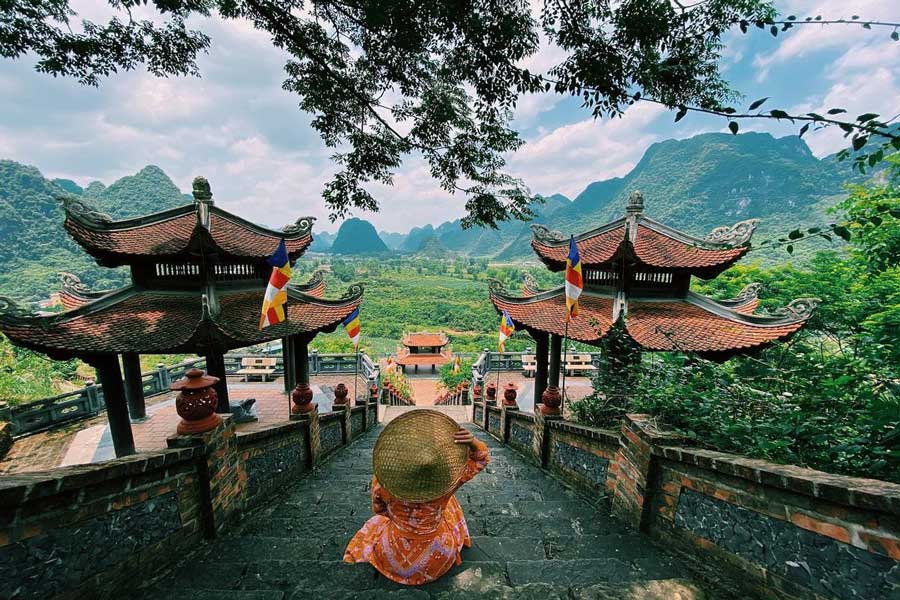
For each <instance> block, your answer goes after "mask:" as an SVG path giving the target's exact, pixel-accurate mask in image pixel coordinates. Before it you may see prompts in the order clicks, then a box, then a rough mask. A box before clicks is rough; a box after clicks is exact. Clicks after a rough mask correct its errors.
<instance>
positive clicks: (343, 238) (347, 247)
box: [331, 219, 390, 255]
mask: <svg viewBox="0 0 900 600" xmlns="http://www.w3.org/2000/svg"><path fill="white" fill-rule="evenodd" d="M331 252H332V253H333V254H348V255H368V254H386V253H388V252H390V250H389V249H388V247H387V246H386V245H385V243H384V242H383V241H381V238H380V237H378V232H377V231H375V228H374V227H373V226H372V224H371V223H369V222H368V221H364V220H362V219H347V220H346V221H344V222H343V224H341V228H340V229H339V230H338V233H337V237H336V238H335V240H334V242H333V243H332V244H331Z"/></svg>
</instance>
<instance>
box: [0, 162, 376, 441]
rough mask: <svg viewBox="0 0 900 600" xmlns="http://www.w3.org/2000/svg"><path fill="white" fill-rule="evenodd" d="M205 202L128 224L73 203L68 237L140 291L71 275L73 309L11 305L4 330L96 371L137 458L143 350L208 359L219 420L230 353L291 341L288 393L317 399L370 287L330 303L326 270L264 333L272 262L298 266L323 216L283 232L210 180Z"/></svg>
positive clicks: (116, 433) (116, 424)
mask: <svg viewBox="0 0 900 600" xmlns="http://www.w3.org/2000/svg"><path fill="white" fill-rule="evenodd" d="M193 195H194V202H193V203H190V204H187V205H184V206H180V207H178V208H173V209H170V210H166V211H162V212H159V213H156V214H152V215H147V216H144V217H137V218H131V219H125V220H121V221H113V220H112V219H111V218H110V217H109V216H107V215H104V214H101V213H99V212H97V211H95V210H94V209H92V208H91V207H89V206H88V205H87V204H85V203H84V202H83V201H82V200H80V199H78V198H74V197H69V198H66V199H65V201H64V204H65V228H66V231H68V233H69V235H71V236H72V238H73V239H74V240H75V241H76V242H77V243H78V244H79V245H80V246H81V247H82V248H83V249H84V250H85V251H86V252H87V253H88V254H90V255H91V256H93V257H94V259H95V260H96V261H97V264H99V265H101V266H104V267H110V268H112V267H120V266H127V267H128V268H129V269H130V271H131V285H128V286H126V287H124V288H122V289H118V290H112V291H106V292H96V291H91V290H89V289H88V288H87V287H86V286H84V285H83V284H82V283H81V281H79V280H78V278H77V277H75V276H73V275H70V274H63V275H62V277H63V286H62V290H61V292H60V294H59V298H60V301H61V303H62V304H63V307H64V308H65V310H64V311H63V312H61V313H56V314H52V315H43V316H41V315H35V314H31V313H29V312H27V311H26V310H24V309H23V308H21V307H19V306H17V305H15V304H13V303H12V302H11V301H9V300H7V299H3V298H0V331H2V332H3V333H4V334H6V336H7V337H9V339H10V341H12V343H14V344H16V345H19V346H23V347H26V348H30V349H32V350H35V351H37V352H42V353H44V354H46V355H48V356H50V357H51V358H54V359H60V360H65V359H71V358H80V359H82V360H84V361H85V362H87V363H88V364H90V365H91V366H93V367H94V368H95V369H96V371H97V374H98V377H99V379H100V383H101V384H102V386H103V396H104V399H105V403H106V408H107V415H108V417H109V422H110V432H111V434H112V438H113V443H114V445H115V448H116V454H117V456H122V455H127V454H131V453H133V452H134V440H133V436H132V432H131V424H130V421H129V412H130V413H131V418H133V419H140V418H143V417H144V416H145V410H144V397H143V387H142V386H143V384H142V379H141V368H140V361H139V355H140V354H183V353H196V354H198V355H200V356H204V357H205V358H206V370H207V371H208V372H209V373H210V374H211V375H214V376H216V377H218V378H219V382H218V383H217V384H216V391H217V393H218V400H219V408H218V412H228V411H229V402H228V387H227V385H226V378H225V364H224V360H223V356H224V354H225V352H227V351H228V350H231V349H234V348H242V347H245V346H250V345H254V344H259V343H263V342H268V341H271V340H277V339H281V340H282V345H283V348H284V365H285V387H286V389H290V388H291V387H293V386H294V385H295V384H296V386H297V388H298V390H301V391H302V393H303V394H309V395H310V396H311V394H312V392H311V391H310V390H309V376H308V353H307V348H308V344H309V342H310V341H311V340H312V339H313V338H314V337H315V336H316V334H318V333H319V332H323V331H326V332H327V331H334V329H335V328H336V327H337V326H338V325H339V324H340V323H341V321H342V320H343V319H344V318H346V317H347V315H349V314H350V313H351V312H353V310H354V309H355V308H357V307H358V306H359V304H360V302H361V301H362V287H361V286H358V285H354V286H351V287H350V289H349V291H348V292H347V293H346V294H345V295H344V296H343V297H342V298H341V299H339V300H326V299H323V298H321V296H322V292H323V291H324V285H325V283H324V280H323V278H322V274H321V272H317V273H316V274H314V275H313V277H312V279H311V280H310V281H309V282H308V283H307V284H305V285H299V286H294V285H288V286H287V288H286V289H287V295H288V303H287V308H286V319H285V321H283V322H281V323H279V324H277V325H274V326H271V327H266V328H264V329H260V327H259V315H260V310H261V307H262V302H263V294H264V291H265V288H266V283H267V281H268V279H269V276H270V274H271V271H272V267H271V266H270V265H269V264H268V262H267V261H268V258H269V257H270V256H271V255H272V253H273V252H274V251H275V249H276V247H277V246H278V243H279V241H280V240H282V239H283V240H284V241H285V244H286V246H287V250H288V255H289V258H290V261H291V262H292V263H293V262H294V261H296V260H297V259H298V258H299V257H300V256H301V255H302V254H303V252H304V251H305V250H306V248H307V247H308V246H309V245H310V243H311V242H312V233H311V231H312V224H313V219H312V218H308V217H304V218H301V219H298V220H297V221H296V222H295V223H294V224H292V225H289V226H287V227H285V228H284V229H282V230H281V231H274V230H271V229H267V228H265V227H261V226H259V225H255V224H253V223H251V222H249V221H246V220H244V219H241V218H240V217H237V216H235V215H233V214H231V213H228V212H226V211H224V210H222V209H220V208H218V207H216V206H215V205H214V204H213V202H212V193H211V192H210V188H209V183H208V182H207V181H206V179H204V178H202V177H198V178H196V179H195V180H194V184H193ZM119 357H121V360H122V367H123V369H124V385H123V373H122V370H120V367H119ZM285 417H286V418H287V415H285Z"/></svg>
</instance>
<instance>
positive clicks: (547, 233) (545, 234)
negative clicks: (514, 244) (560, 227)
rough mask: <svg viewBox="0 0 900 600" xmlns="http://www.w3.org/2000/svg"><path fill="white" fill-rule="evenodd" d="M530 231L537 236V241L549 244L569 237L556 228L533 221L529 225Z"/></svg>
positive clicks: (563, 240)
mask: <svg viewBox="0 0 900 600" xmlns="http://www.w3.org/2000/svg"><path fill="white" fill-rule="evenodd" d="M531 231H533V232H534V237H535V238H537V240H538V241H541V242H547V243H550V244H558V243H560V242H565V241H567V240H568V239H569V238H567V237H566V236H565V234H563V232H561V231H557V230H556V229H550V228H548V227H545V226H543V225H539V224H538V223H533V224H532V225H531Z"/></svg>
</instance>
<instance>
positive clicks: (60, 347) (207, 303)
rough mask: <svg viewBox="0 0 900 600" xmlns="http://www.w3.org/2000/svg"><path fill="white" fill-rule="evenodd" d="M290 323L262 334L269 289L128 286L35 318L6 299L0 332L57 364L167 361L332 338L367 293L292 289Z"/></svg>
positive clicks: (0, 303)
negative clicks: (129, 356)
mask: <svg viewBox="0 0 900 600" xmlns="http://www.w3.org/2000/svg"><path fill="white" fill-rule="evenodd" d="M287 290H288V304H287V306H288V309H287V319H286V320H285V321H284V322H282V323H279V324H278V325H273V326H270V327H266V328H264V329H260V328H259V314H260V308H261V306H262V301H263V294H264V291H265V290H264V289H263V288H260V287H258V286H246V287H229V288H223V289H218V290H216V291H215V297H214V298H210V297H209V296H207V295H206V294H198V293H196V292H185V291H166V290H148V289H142V288H136V287H134V286H128V287H125V288H123V289H120V290H117V291H115V292H111V293H108V294H106V295H104V296H103V297H101V298H99V299H96V300H94V301H92V302H89V303H86V304H83V305H81V306H78V307H76V308H75V309H73V310H69V311H65V312H62V313H59V314H56V315H52V316H36V315H33V314H29V313H27V312H26V311H24V310H23V309H21V308H19V307H17V306H16V305H13V304H11V303H10V302H9V301H8V300H5V299H2V298H0V329H2V330H3V332H4V333H5V334H6V335H7V336H8V337H9V338H10V340H11V341H12V342H13V343H15V344H17V345H21V346H25V347H28V348H30V349H32V350H36V351H39V352H44V353H46V354H47V355H49V356H51V357H53V358H61V359H66V358H72V357H75V356H83V355H86V354H93V353H102V352H113V353H120V352H137V353H142V354H166V353H182V352H199V351H200V350H201V349H203V348H206V347H211V346H215V347H218V348H224V349H231V348H238V347H243V346H247V345H252V344H258V343H262V342H266V341H270V340H275V339H279V338H282V337H285V336H288V335H294V334H309V335H313V334H315V333H317V332H320V331H326V332H327V331H334V329H335V328H336V327H337V326H338V325H339V324H340V323H341V321H342V320H343V319H345V318H346V317H347V316H348V315H349V314H350V313H351V312H352V311H353V310H354V309H355V308H356V307H358V306H359V304H360V302H361V301H362V292H363V291H362V286H359V285H355V286H351V287H350V288H349V290H348V292H347V293H346V294H345V295H344V297H342V298H341V299H338V300H326V299H323V298H318V297H315V296H311V295H308V294H306V293H304V292H302V291H300V290H298V289H297V288H295V287H294V286H290V285H289V286H288V287H287Z"/></svg>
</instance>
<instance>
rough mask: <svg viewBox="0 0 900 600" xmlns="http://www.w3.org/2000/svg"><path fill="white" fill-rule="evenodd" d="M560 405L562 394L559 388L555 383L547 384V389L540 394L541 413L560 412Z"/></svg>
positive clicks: (553, 413)
mask: <svg viewBox="0 0 900 600" xmlns="http://www.w3.org/2000/svg"><path fill="white" fill-rule="evenodd" d="M561 405H562V395H561V394H560V391H559V388H558V387H556V386H555V385H550V386H547V389H546V390H544V393H543V394H541V414H544V415H559V414H561V413H562V411H561V410H560V409H559V407H560V406H561Z"/></svg>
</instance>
